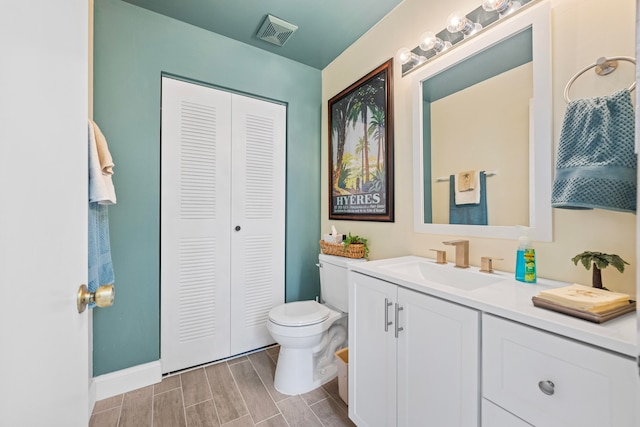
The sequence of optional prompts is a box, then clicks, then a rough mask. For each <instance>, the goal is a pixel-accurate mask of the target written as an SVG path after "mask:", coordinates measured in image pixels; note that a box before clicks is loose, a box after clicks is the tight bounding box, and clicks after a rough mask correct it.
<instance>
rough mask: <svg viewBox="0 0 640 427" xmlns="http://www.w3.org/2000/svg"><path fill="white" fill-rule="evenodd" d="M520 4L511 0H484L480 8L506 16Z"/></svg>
mask: <svg viewBox="0 0 640 427" xmlns="http://www.w3.org/2000/svg"><path fill="white" fill-rule="evenodd" d="M520 6H522V4H521V3H520V2H519V1H512V0H484V1H483V2H482V8H483V9H484V10H486V11H487V12H493V11H495V12H498V13H499V14H500V16H501V17H502V16H506V15H509V14H510V13H512V12H513V11H515V10H516V9H518V8H519V7H520Z"/></svg>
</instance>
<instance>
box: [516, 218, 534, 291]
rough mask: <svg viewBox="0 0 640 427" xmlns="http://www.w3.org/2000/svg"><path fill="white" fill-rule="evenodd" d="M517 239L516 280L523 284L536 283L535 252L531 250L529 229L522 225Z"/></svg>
mask: <svg viewBox="0 0 640 427" xmlns="http://www.w3.org/2000/svg"><path fill="white" fill-rule="evenodd" d="M518 227H519V228H520V230H521V233H520V237H519V238H518V251H517V252H516V280H518V281H520V282H525V283H536V250H535V249H533V245H532V244H531V238H530V237H529V232H530V230H531V229H530V228H529V227H525V226H522V225H519V226H518Z"/></svg>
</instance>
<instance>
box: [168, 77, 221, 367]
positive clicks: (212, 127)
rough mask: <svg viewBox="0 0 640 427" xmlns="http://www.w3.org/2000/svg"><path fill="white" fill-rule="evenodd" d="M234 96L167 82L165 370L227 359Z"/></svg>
mask: <svg viewBox="0 0 640 427" xmlns="http://www.w3.org/2000/svg"><path fill="white" fill-rule="evenodd" d="M230 123H231V94H230V93H227V92H223V91H219V90H215V89H212V88H209V87H204V86H199V85H195V84H191V83H186V82H183V81H179V80H175V79H171V78H167V77H163V78H162V139H161V149H162V151H161V152H162V177H161V189H162V190H161V191H162V197H161V212H162V215H161V224H160V233H161V237H162V242H161V263H160V275H161V280H162V285H161V292H160V294H161V298H160V313H161V319H160V322H161V328H160V329H161V346H162V347H161V358H162V372H171V371H175V370H178V369H184V368H186V367H189V366H194V365H198V364H201V363H205V362H209V361H212V360H216V359H220V358H223V357H227V356H229V327H228V325H229V319H230V313H229V308H230V298H229V280H230V273H229V264H230V258H229V244H230V237H231V231H230V230H229V222H230V211H229V204H230V203H231V193H230V186H229V181H230V161H231V150H230V146H229V141H230V139H231V126H230Z"/></svg>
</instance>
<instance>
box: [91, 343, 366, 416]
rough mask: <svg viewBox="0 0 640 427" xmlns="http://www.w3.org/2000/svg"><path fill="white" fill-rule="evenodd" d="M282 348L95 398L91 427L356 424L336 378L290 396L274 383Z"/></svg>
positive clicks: (270, 349)
mask: <svg viewBox="0 0 640 427" xmlns="http://www.w3.org/2000/svg"><path fill="white" fill-rule="evenodd" d="M278 351H279V347H272V348H268V349H266V350H262V351H259V352H257V353H253V354H250V355H248V356H243V357H240V358H237V359H233V360H228V361H224V362H220V363H217V364H213V365H209V366H205V367H201V368H198V369H194V370H192V371H187V372H184V373H181V374H178V375H173V376H169V377H165V378H164V379H163V380H162V382H161V383H158V384H155V385H152V386H149V387H144V388H141V389H138V390H134V391H131V392H128V393H125V394H121V395H119V396H114V397H111V398H108V399H104V400H101V401H98V402H96V405H95V407H94V410H93V414H92V415H91V421H90V422H89V427H145V426H149V427H196V426H197V427H218V426H225V427H245V426H247V427H249V426H250V427H253V426H263V427H280V426H283V427H287V426H289V427H294V426H302V427H322V426H326V427H340V426H354V425H355V424H353V423H352V422H351V420H349V417H348V415H347V405H345V403H344V402H343V401H342V400H341V399H340V397H339V395H338V382H337V379H334V380H333V381H331V382H329V383H327V384H325V385H324V386H322V387H319V388H317V389H315V390H313V391H311V392H309V393H306V394H302V395H296V396H287V395H284V394H281V393H279V392H278V391H276V389H275V388H274V387H273V375H274V373H275V369H276V361H277V360H278Z"/></svg>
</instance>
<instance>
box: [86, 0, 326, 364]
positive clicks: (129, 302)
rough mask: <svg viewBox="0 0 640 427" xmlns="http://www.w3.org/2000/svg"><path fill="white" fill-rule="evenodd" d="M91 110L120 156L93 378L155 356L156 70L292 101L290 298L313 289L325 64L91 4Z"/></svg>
mask: <svg viewBox="0 0 640 427" xmlns="http://www.w3.org/2000/svg"><path fill="white" fill-rule="evenodd" d="M94 25H95V41H94V119H95V121H96V122H97V123H98V124H99V125H100V127H101V129H102V130H103V132H104V134H105V136H106V137H107V141H108V143H109V148H110V150H111V153H112V155H113V158H114V161H115V164H116V166H115V169H114V171H115V174H114V184H115V187H116V192H117V197H118V204H117V205H115V206H113V207H111V208H110V210H109V216H110V227H111V248H112V256H113V263H114V270H115V274H116V300H115V304H114V306H113V307H110V308H105V309H99V310H96V311H95V314H94V328H93V332H94V335H93V339H94V345H93V358H94V360H93V363H94V365H93V366H94V375H101V374H105V373H109V372H113V371H117V370H120V369H125V368H128V367H131V366H135V365H139V364H142V363H147V362H151V361H155V360H158V359H159V358H160V309H159V305H160V277H159V271H160V257H159V253H160V246H159V245H160V236H159V224H160V212H159V206H160V76H161V73H163V72H165V73H170V74H173V75H177V76H182V77H185V78H188V79H193V80H196V81H201V82H205V83H208V84H212V85H216V86H219V87H222V88H228V89H230V90H233V91H238V92H244V93H249V94H254V95H256V96H260V97H264V98H268V99H273V100H277V101H280V102H284V103H286V104H287V106H288V108H287V115H288V116H287V121H288V124H287V218H286V224H287V225H286V299H287V301H295V300H300V299H311V298H314V297H315V296H316V295H317V294H318V292H319V279H318V271H317V268H316V267H315V264H316V262H317V253H318V237H319V235H320V113H321V106H322V101H321V99H322V98H321V72H320V70H317V69H314V68H311V67H308V66H306V65H302V64H300V63H297V62H293V61H291V60H288V59H285V58H282V57H280V56H277V55H274V54H271V53H268V52H265V51H262V50H260V49H256V48H254V47H252V46H249V45H245V44H242V43H238V42H236V41H233V40H231V39H228V38H226V37H222V36H220V35H217V34H213V33H210V32H207V31H205V30H202V29H200V28H198V27H194V26H191V25H187V24H184V23H182V22H179V21H176V20H172V19H169V18H167V17H165V16H162V15H159V14H155V13H152V12H149V11H147V10H145V9H142V8H139V7H136V6H132V5H130V4H128V3H125V2H122V1H120V0H96V1H95V21H94Z"/></svg>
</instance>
